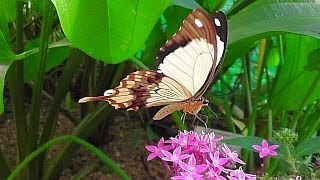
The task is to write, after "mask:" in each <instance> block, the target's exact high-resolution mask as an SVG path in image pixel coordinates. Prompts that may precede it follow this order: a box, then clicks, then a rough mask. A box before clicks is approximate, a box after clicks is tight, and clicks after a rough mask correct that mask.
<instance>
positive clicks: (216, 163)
mask: <svg viewBox="0 0 320 180" xmlns="http://www.w3.org/2000/svg"><path fill="white" fill-rule="evenodd" d="M209 156H210V160H211V162H210V161H208V160H207V164H209V169H214V171H216V172H217V171H224V168H223V167H222V166H223V165H225V164H226V163H227V162H228V158H220V153H219V151H216V152H215V153H214V155H213V156H212V153H210V154H209Z"/></svg>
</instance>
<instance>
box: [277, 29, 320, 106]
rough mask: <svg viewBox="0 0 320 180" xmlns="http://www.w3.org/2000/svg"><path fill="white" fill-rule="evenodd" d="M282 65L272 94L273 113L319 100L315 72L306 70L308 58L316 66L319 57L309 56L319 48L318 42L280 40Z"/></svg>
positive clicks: (289, 37) (298, 38) (292, 37)
mask: <svg viewBox="0 0 320 180" xmlns="http://www.w3.org/2000/svg"><path fill="white" fill-rule="evenodd" d="M284 42H285V51H284V64H283V66H282V67H281V69H280V71H279V72H278V73H279V74H278V78H277V80H276V82H275V85H274V90H273V94H272V105H273V108H274V109H276V110H294V109H297V108H299V107H301V106H303V105H306V104H309V103H311V102H313V101H315V100H316V99H319V98H320V83H319V80H320V79H319V78H318V77H319V71H316V70H314V71H312V70H309V69H308V68H306V67H308V62H310V60H309V58H310V57H311V58H312V57H313V58H315V59H314V60H315V61H317V62H318V63H319V60H320V59H319V56H309V55H310V53H311V54H312V52H314V51H316V50H318V49H319V48H320V40H318V39H315V38H312V37H307V36H301V35H294V34H291V35H286V36H284Z"/></svg>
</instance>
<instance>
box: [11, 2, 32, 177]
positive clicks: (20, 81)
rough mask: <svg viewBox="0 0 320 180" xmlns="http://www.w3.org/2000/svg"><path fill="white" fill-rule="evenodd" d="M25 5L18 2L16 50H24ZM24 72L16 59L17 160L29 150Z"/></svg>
mask: <svg viewBox="0 0 320 180" xmlns="http://www.w3.org/2000/svg"><path fill="white" fill-rule="evenodd" d="M23 6H24V2H21V1H19V2H17V8H16V9H17V19H16V24H17V38H16V48H17V50H16V52H17V53H21V52H22V51H23V46H24V45H23V21H24V20H23ZM23 75H24V72H23V61H15V62H14V63H13V64H12V65H11V67H10V69H9V73H8V85H9V90H10V96H11V99H12V101H11V102H12V109H13V116H14V119H15V122H16V129H17V132H16V133H17V148H18V149H17V152H18V153H17V155H18V157H17V162H18V163H19V162H21V161H22V160H24V159H25V158H26V157H27V155H28V152H29V150H28V149H29V146H28V139H27V137H28V136H27V133H28V132H27V122H26V117H25V114H26V113H25V110H24V108H25V107H24V76H23ZM28 174H29V173H28V170H26V171H24V172H23V173H22V174H21V176H20V177H19V178H21V179H22V178H23V177H24V178H26V177H28Z"/></svg>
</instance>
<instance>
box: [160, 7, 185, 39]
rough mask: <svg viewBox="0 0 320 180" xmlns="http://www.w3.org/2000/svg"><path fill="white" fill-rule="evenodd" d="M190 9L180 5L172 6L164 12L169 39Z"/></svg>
mask: <svg viewBox="0 0 320 180" xmlns="http://www.w3.org/2000/svg"><path fill="white" fill-rule="evenodd" d="M190 11H191V10H190V9H186V8H183V7H180V6H170V7H168V8H167V9H166V10H165V12H164V13H163V15H164V17H165V21H166V22H165V23H166V33H167V39H169V38H170V37H171V36H172V35H173V34H174V33H176V32H177V30H178V29H179V27H180V26H181V24H182V21H183V20H184V18H185V17H186V16H187V15H188V14H189V13H190Z"/></svg>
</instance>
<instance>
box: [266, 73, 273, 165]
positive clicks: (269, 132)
mask: <svg viewBox="0 0 320 180" xmlns="http://www.w3.org/2000/svg"><path fill="white" fill-rule="evenodd" d="M265 69H266V79H267V91H268V139H271V137H272V130H273V124H272V123H273V119H272V105H271V102H272V100H271V97H272V96H271V88H270V84H271V82H270V78H269V75H268V68H267V67H266V68H265ZM268 162H270V161H268Z"/></svg>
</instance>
